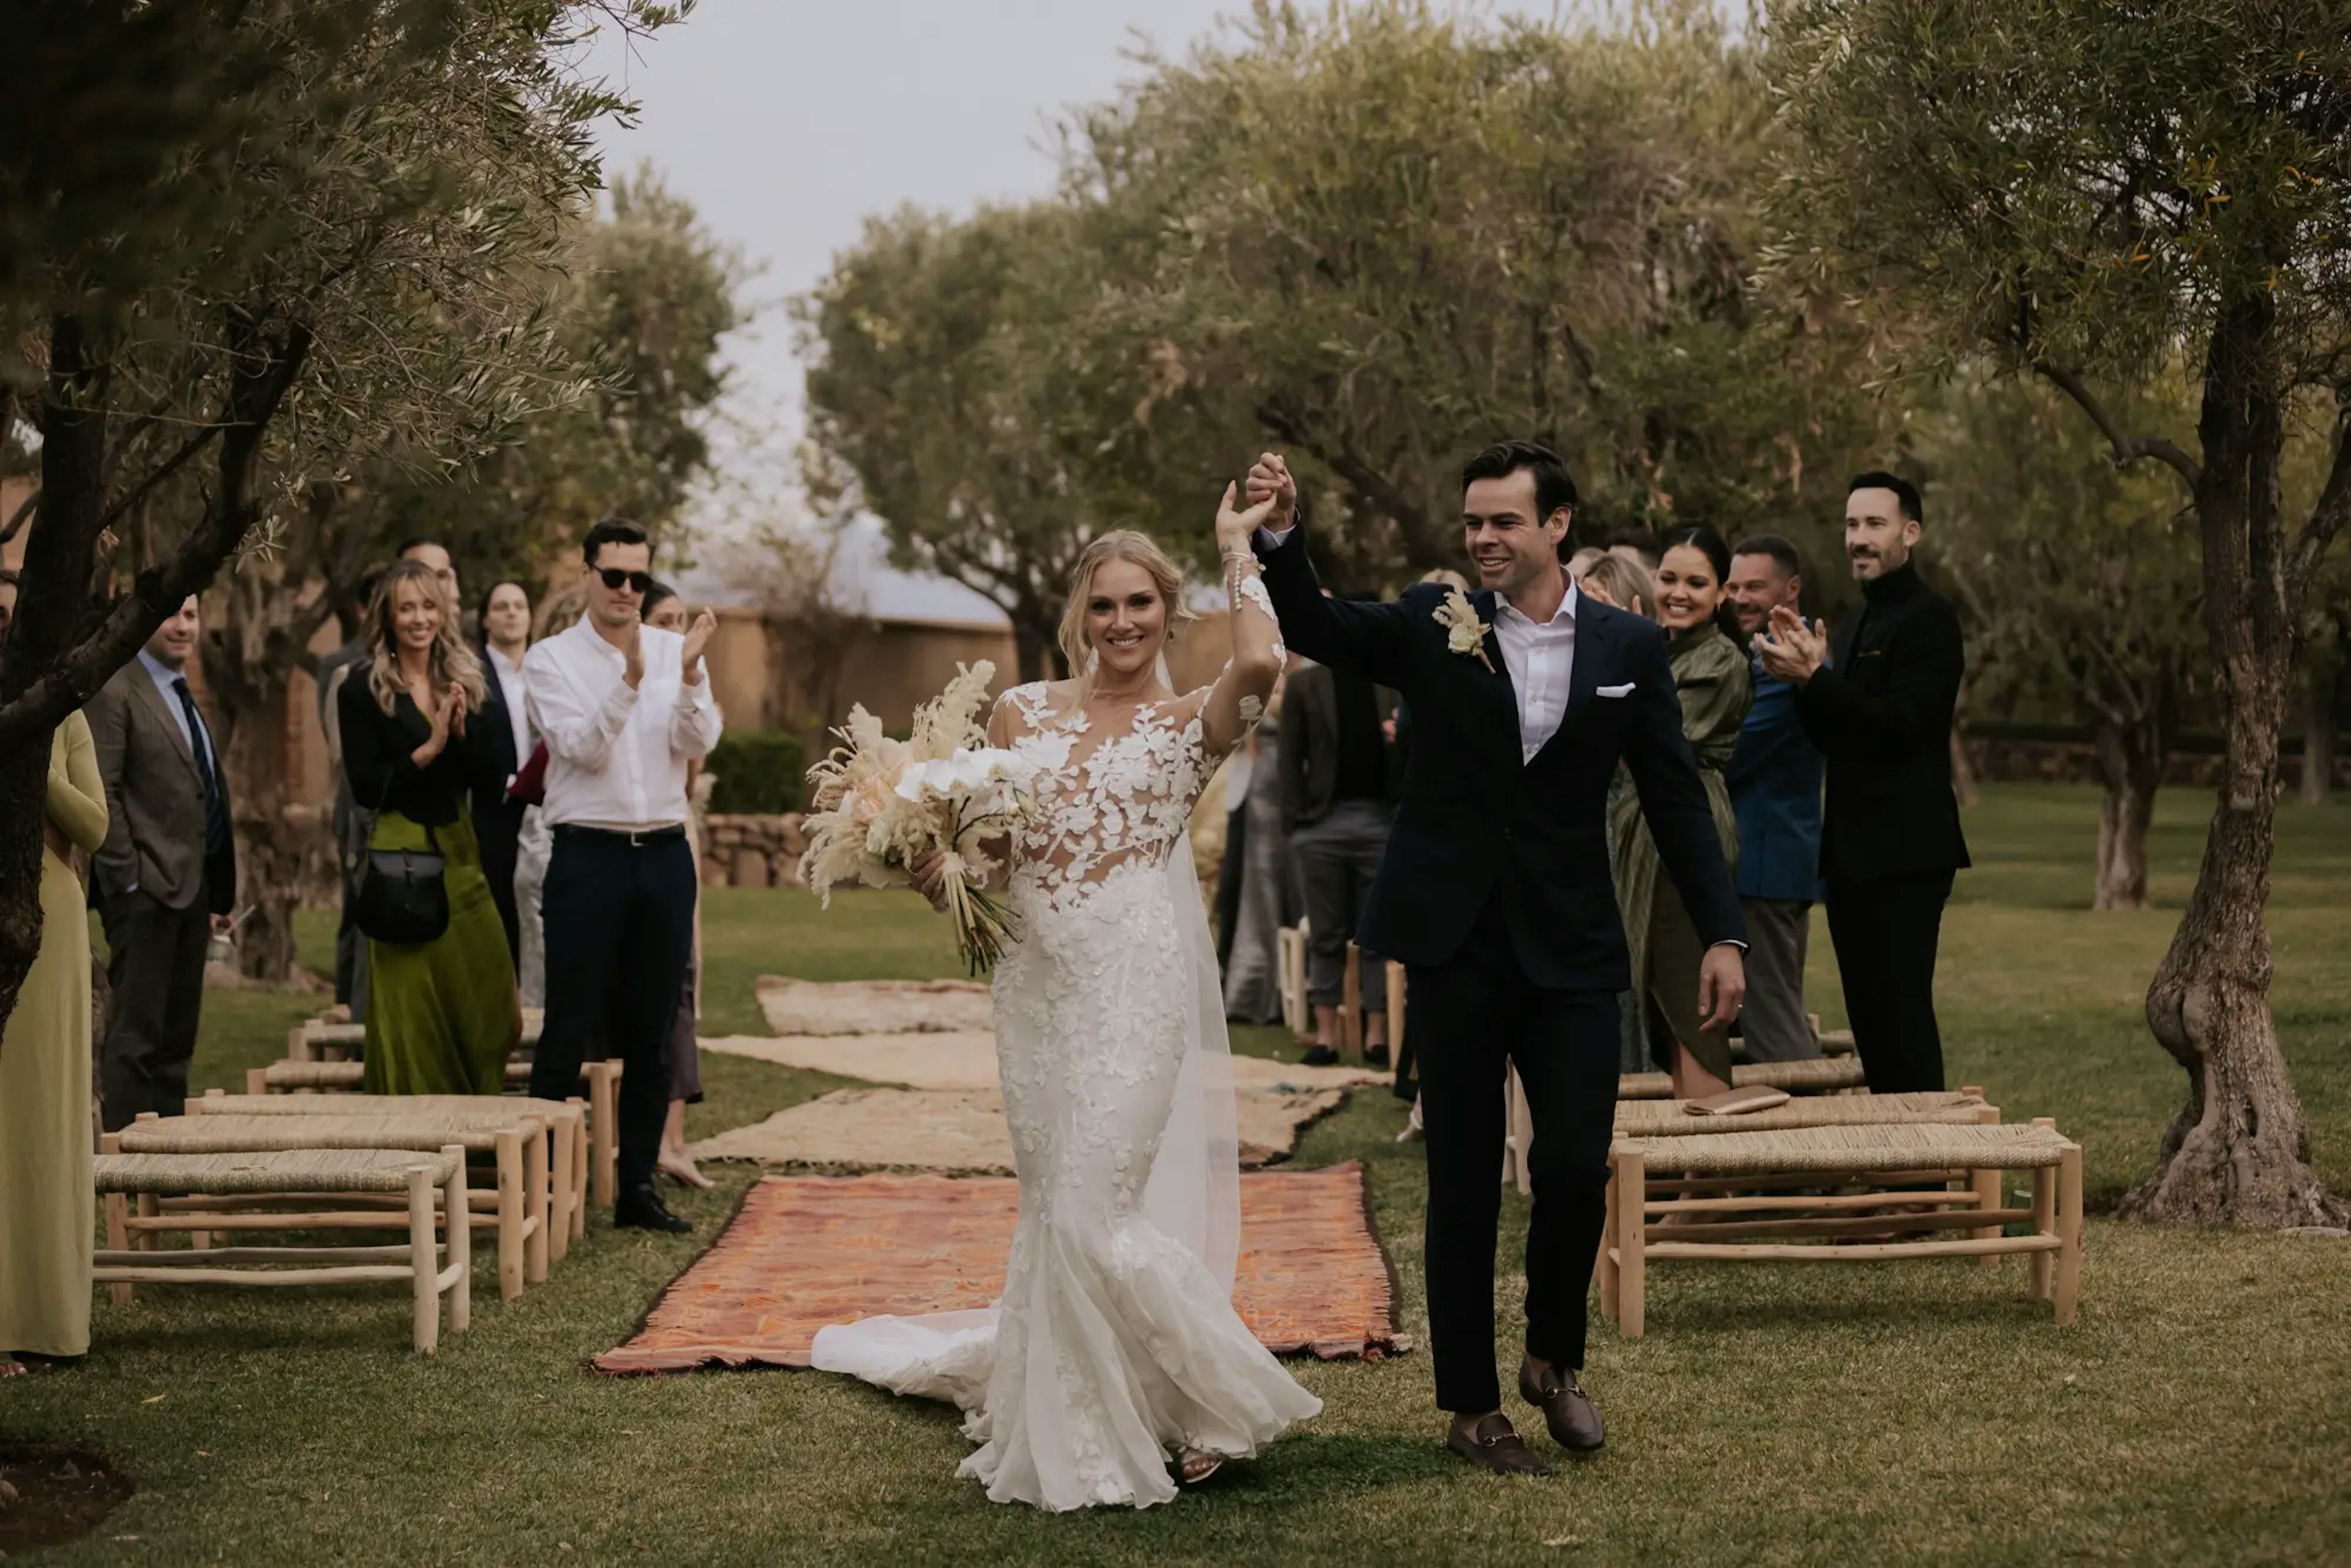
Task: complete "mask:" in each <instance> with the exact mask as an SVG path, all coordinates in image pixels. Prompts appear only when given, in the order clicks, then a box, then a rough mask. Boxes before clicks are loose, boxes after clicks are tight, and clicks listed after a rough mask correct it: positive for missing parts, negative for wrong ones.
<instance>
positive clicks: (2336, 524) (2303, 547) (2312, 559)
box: [2285, 390, 2351, 583]
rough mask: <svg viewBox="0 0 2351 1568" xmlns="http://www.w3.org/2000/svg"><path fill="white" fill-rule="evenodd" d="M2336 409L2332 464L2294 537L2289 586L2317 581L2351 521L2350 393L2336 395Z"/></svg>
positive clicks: (2288, 565)
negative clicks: (2331, 547)
mask: <svg viewBox="0 0 2351 1568" xmlns="http://www.w3.org/2000/svg"><path fill="white" fill-rule="evenodd" d="M2335 409H2336V413H2335V461H2334V463H2333V464H2332V465H2330V466H2329V467H2328V469H2327V471H2326V484H2325V487H2324V488H2322V489H2321V490H2320V491H2319V493H2318V501H2317V504H2316V505H2314V506H2313V507H2311V508H2310V520H2309V521H2308V522H2305V523H2304V524H2303V525H2302V531H2301V532H2300V533H2298V534H2296V535H2295V536H2294V549H2293V551H2292V552H2291V553H2290V554H2289V555H2288V556H2287V558H2286V568H2285V580H2286V581H2287V582H2289V583H2294V582H2309V581H2312V580H2314V579H2315V578H2316V577H2317V575H2318V563H2319V560H2320V559H2321V558H2323V557H2324V556H2325V554H2326V547H2327V546H2329V545H2331V544H2333V543H2334V542H2335V535H2336V534H2338V533H2340V532H2341V531H2342V530H2343V525H2344V523H2345V521H2346V519H2351V390H2346V392H2339V393H2337V394H2336V402H2335Z"/></svg>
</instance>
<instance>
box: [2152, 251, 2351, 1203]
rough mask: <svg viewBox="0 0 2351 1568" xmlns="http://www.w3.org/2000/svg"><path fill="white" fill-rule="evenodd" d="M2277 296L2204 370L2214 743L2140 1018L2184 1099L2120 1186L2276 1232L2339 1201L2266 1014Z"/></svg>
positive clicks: (2274, 690) (2288, 628)
mask: <svg viewBox="0 0 2351 1568" xmlns="http://www.w3.org/2000/svg"><path fill="white" fill-rule="evenodd" d="M2273 312H2274V305H2273V303H2272V302H2271V301H2270V300H2269V299H2267V298H2260V297H2256V298H2245V299H2239V300H2236V301H2232V302H2231V303H2230V304H2229V305H2227V306H2226V307H2225V308H2223V309H2222V310H2221V312H2220V317H2219V319H2217V320H2216V322H2215V324H2214V327H2213V332H2212V340H2211V344H2210V350H2208V353H2207V358H2206V364H2205V369H2204V386H2203V404H2202V409H2201V412H2200V413H2199V418H2198V434H2199V436H2200V437H2201V441H2202V445H2203V449H2204V463H2203V466H2202V468H2201V470H2200V471H2199V474H2198V476H2197V478H2196V486H2195V489H2196V513H2197V526H2198V528H2199V531H2200V532H2201V534H2202V545H2203V558H2204V628H2205V633H2206V636H2207V637H2208V639H2209V640H2210V644H2211V652H2212V666H2213V670H2214V674H2215V676H2216V685H2218V687H2219V692H2220V711H2221V722H2222V729H2223V736H2224V738H2225V741H2226V747H2227V749H2226V754H2225V756H2224V758H2223V761H2222V771H2221V778H2220V802H2219V806H2218V809H2217V810H2215V811H2214V813H2213V818H2212V829H2211V832H2210V835H2209V836H2208V837H2207V838H2206V840H2205V842H2204V860H2203V863H2202V865H2201V867H2200V868H2199V870H2198V873H2197V876H2196V891H2195V893H2194V894H2193V895H2191V896H2190V898H2189V903H2188V913H2187V914H2186V915H2184V916H2183V917H2182V918H2181V919H2180V922H2179V930H2178V932H2176V933H2175V934H2174V935H2173V936H2172V939H2171V948H2170V950H2169V951H2168V953H2166V954H2165V955H2164V958H2163V962H2162V964H2161V965H2160V966H2159V967H2158V968H2157V970H2156V973H2155V980H2154V983H2153V984H2152V985H2150V986H2149V987H2148V988H2147V1025H2148V1027H2149V1028H2150V1029H2151V1030H2153V1031H2154V1033H2155V1037H2156V1039H2157V1040H2158V1041H2159V1042H2161V1044H2162V1045H2163V1047H2164V1049H2165V1050H2167V1051H2169V1052H2170V1053H2171V1054H2172V1056H2173V1057H2174V1058H2175V1059H2176V1060H2178V1061H2179V1064H2180V1065H2181V1066H2182V1067H2183V1068H2185V1069H2186V1070H2187V1072H2188V1103H2186V1104H2184V1105H2182V1106H2181V1107H2180V1108H2179V1113H2178V1114H2176V1115H2174V1116H2173V1117H2172V1119H2171V1124H2170V1126H2169V1127H2168V1128H2167V1129H2166V1130H2165V1133H2164V1134H2163V1142H2162V1145H2161V1147H2160V1149H2159V1151H2158V1159H2157V1165H2156V1169H2155V1172H2154V1174H2153V1175H2151V1176H2148V1177H2147V1179H2146V1180H2144V1181H2142V1182H2140V1183H2139V1184H2138V1186H2136V1187H2133V1188H2132V1189H2131V1190H2130V1192H2129V1193H2127V1194H2126V1195H2125V1197H2124V1198H2123V1201H2122V1203H2121V1205H2120V1207H2119V1209H2118V1212H2119V1213H2120V1214H2122V1215H2123V1216H2124V1217H2125V1218H2134V1219H2155V1220H2184V1221H2189V1222H2194V1223H2203V1224H2214V1223H2217V1224H2224V1225H2241V1226H2248V1227H2252V1228H2262V1229H2283V1228H2287V1227H2291V1226H2300V1225H2333V1224H2340V1223H2341V1222H2342V1217H2343V1214H2344V1208H2343V1206H2342V1205H2340V1204H2338V1203H2336V1202H2335V1199H2333V1198H2332V1197H2330V1196H2329V1195H2328V1194H2327V1191H2326V1188H2325V1186H2324V1185H2323V1184H2322V1183H2321V1182H2320V1180H2319V1178H2318V1173H2317V1172H2316V1171H2315V1170H2314V1168H2312V1166H2311V1157H2310V1156H2311V1149H2310V1122H2309V1118H2308V1117H2307V1116H2305V1115H2304V1113H2303V1108H2302V1101H2301V1099H2300V1098H2299V1097H2298V1096H2297V1095H2296V1094H2295V1093H2294V1082H2293V1080H2292V1078H2291V1077H2290V1076H2289V1075H2288V1073H2287V1071H2286V1063H2285V1055H2284V1053H2283V1051H2281V1050H2280V1049H2279V1048H2278V1040H2277V1030H2276V1029H2275V1028H2274V1026H2273V1022H2272V1020H2271V1016H2270V1005H2269V988H2270V972H2271V971H2270V940H2269V931H2268V929H2267V927H2266V926H2265V925H2263V924H2262V909H2263V906H2264V905H2265V904H2267V902H2268V899H2269V882H2270V876H2269V873H2270V857H2271V854H2272V852H2273V850H2274V848H2275V843H2276V825H2277V796H2278V784H2279V773H2278V751H2279V737H2280V734H2281V731H2282V730H2283V727H2284V721H2285V692H2286V683H2287V680H2288V678H2289V676H2290V675H2291V674H2292V673H2293V671H2294V665H2295V652H2296V650H2295V647H2294V643H2295V640H2296V632H2297V631H2298V627H2297V624H2296V619H2297V618H2296V615H2295V613H2294V611H2295V608H2296V606H2295V605H2294V599H2295V598H2298V596H2299V592H2300V591H2301V587H2302V585H2300V584H2289V583H2287V582H2285V581H2284V580H2283V570H2282V560H2281V558H2282V556H2283V549H2282V545H2283V539H2282V538H2281V537H2280V535H2281V533H2282V528H2281V526H2280V523H2279V520H2278V517H2277V507H2278V476H2277V464H2278V460H2279V456H2280V455H2281V453H2282V452H2283V447H2284V426H2283V414H2282V410H2281V408H2280V406H2279V403H2278V400H2277V394H2276V392H2275V388H2276V386H2277V384H2278V374H2277V369H2276V365H2275V350H2274V348H2273V342H2272V331H2273Z"/></svg>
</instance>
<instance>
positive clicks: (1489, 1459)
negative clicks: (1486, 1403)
mask: <svg viewBox="0 0 2351 1568" xmlns="http://www.w3.org/2000/svg"><path fill="white" fill-rule="evenodd" d="M1445 1446H1446V1447H1447V1448H1450V1449H1452V1450H1453V1451H1454V1452H1455V1453H1457V1454H1458V1455H1460V1456H1461V1457H1462V1458H1465V1459H1467V1460H1468V1461H1469V1462H1470V1463H1471V1464H1473V1465H1477V1466H1479V1467H1481V1468H1483V1469H1489V1470H1491V1471H1493V1472H1494V1473H1495V1474H1496V1475H1498V1476H1547V1475H1549V1474H1551V1467H1550V1466H1549V1465H1547V1464H1544V1463H1543V1462H1542V1460H1541V1459H1539V1458H1536V1457H1535V1451H1534V1450H1533V1449H1532V1448H1528V1447H1527V1445H1526V1443H1525V1442H1524V1441H1523V1440H1522V1439H1521V1438H1520V1437H1519V1435H1518V1433H1517V1432H1516V1431H1515V1430H1513V1429H1512V1428H1511V1426H1510V1417H1509V1416H1499V1415H1497V1416H1487V1417H1486V1418H1485V1419H1484V1420H1482V1421H1480V1422H1479V1423H1478V1425H1477V1427H1475V1428H1469V1427H1463V1426H1462V1425H1461V1423H1460V1422H1458V1421H1456V1422H1454V1423H1453V1425H1452V1427H1451V1428H1450V1429H1449V1430H1448V1431H1447V1433H1446V1434H1445Z"/></svg>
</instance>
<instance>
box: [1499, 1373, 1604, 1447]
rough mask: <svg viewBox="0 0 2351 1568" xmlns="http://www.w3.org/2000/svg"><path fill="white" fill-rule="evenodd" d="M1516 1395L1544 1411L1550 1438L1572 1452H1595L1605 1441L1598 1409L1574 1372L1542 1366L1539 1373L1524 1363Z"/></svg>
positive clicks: (1544, 1421)
mask: <svg viewBox="0 0 2351 1568" xmlns="http://www.w3.org/2000/svg"><path fill="white" fill-rule="evenodd" d="M1519 1396H1520V1398H1522V1399H1524V1400H1525V1401H1526V1402H1527V1403H1528V1404H1530V1405H1531V1406H1534V1407H1535V1408H1536V1409H1538V1410H1540V1411H1541V1412H1542V1413H1543V1425H1544V1426H1546V1427H1550V1428H1551V1440H1552V1442H1554V1443H1557V1444H1558V1445H1559V1446H1560V1447H1561V1448H1565V1449H1566V1450H1567V1451H1568V1452H1570V1453H1572V1454H1595V1453H1598V1452H1599V1451H1600V1449H1601V1448H1602V1446H1603V1445H1604V1444H1605V1443H1606V1442H1607V1441H1608V1429H1607V1427H1604V1426H1603V1425H1602V1424H1601V1420H1600V1412H1599V1411H1598V1410H1597V1409H1595V1408H1594V1407H1593V1403H1592V1397H1591V1396H1589V1395H1587V1394H1586V1393H1584V1392H1583V1384H1581V1383H1579V1382H1578V1381H1576V1376H1575V1374H1573V1372H1562V1371H1561V1370H1560V1369H1559V1368H1558V1367H1556V1366H1547V1367H1545V1368H1543V1370H1542V1374H1541V1376H1540V1377H1538V1376H1537V1375H1535V1373H1534V1370H1533V1369H1532V1368H1531V1367H1529V1366H1527V1365H1525V1364H1523V1363H1522V1364H1520V1367H1519Z"/></svg>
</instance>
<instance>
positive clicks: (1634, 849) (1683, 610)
mask: <svg viewBox="0 0 2351 1568" xmlns="http://www.w3.org/2000/svg"><path fill="white" fill-rule="evenodd" d="M1729 575H1730V547H1729V546H1728V545H1726V544H1724V543H1723V541H1722V536H1721V535H1719V534H1718V533H1716V532H1715V531H1714V530H1713V529H1712V528H1684V529H1681V530H1680V531H1679V532H1677V533H1675V534H1673V535H1671V536H1670V537H1668V538H1667V541H1666V549H1665V553H1664V554H1663V555H1662V556H1661V557H1660V558H1659V559H1658V562H1657V575H1656V595H1657V607H1656V618H1657V620H1658V621H1659V622H1662V623H1663V624H1664V626H1665V628H1666V631H1667V633H1668V640H1667V653H1668V655H1669V656H1670V658H1671V660H1672V668H1673V676H1674V686H1675V689H1676V691H1677V693H1678V694H1679V695H1680V697H1681V708H1682V735H1683V737H1684V738H1685V739H1687V741H1688V743H1689V747H1690V750H1691V752H1692V753H1693V754H1694V755H1695V757H1696V758H1697V760H1698V776H1699V778H1700V779H1701V780H1702V781H1703V782H1704V784H1705V786H1706V796H1707V804H1708V807H1709V808H1710V809H1711V810H1712V812H1713V816H1714V826H1715V832H1716V835H1717V837H1719V839H1720V840H1721V842H1722V852H1723V856H1724V858H1725V859H1726V860H1729V861H1730V862H1732V864H1733V865H1734V867H1735V866H1736V863H1737V857H1738V854H1739V819H1738V816H1737V814H1736V813H1735V812H1733V811H1732V810H1731V806H1730V791H1729V786H1728V785H1727V784H1726V782H1725V781H1724V778H1723V769H1724V768H1725V767H1726V766H1727V765H1728V764H1729V761H1730V754H1731V750H1732V748H1733V747H1735V746H1736V745H1737V744H1738V740H1739V727H1740V724H1741V722H1743V721H1744V720H1745V718H1746V717H1747V706H1748V703H1749V701H1750V698H1751V696H1752V695H1753V685H1752V683H1751V681H1750V677H1749V674H1748V668H1747V650H1746V647H1745V645H1744V638H1745V634H1744V633H1743V632H1740V628H1739V621H1738V618H1737V612H1735V611H1734V610H1733V609H1732V607H1731V605H1730V602H1729V600H1728V599H1727V598H1725V597H1724V592H1723V582H1724V580H1726V579H1727V578H1728V577H1729ZM1586 591H1587V592H1592V590H1591V589H1590V588H1589V587H1587V589H1586ZM1593 597H1594V598H1595V599H1597V598H1600V597H1601V595H1600V594H1599V593H1597V592H1593ZM1614 840H1615V857H1616V902H1617V905H1618V907H1619V908H1620V909H1621V910H1622V911H1623V912H1624V916H1625V941H1626V943H1627V944H1628V945H1629V946H1630V947H1631V949H1632V958H1633V989H1634V991H1635V994H1636V995H1638V996H1639V997H1640V998H1642V999H1643V1001H1644V1002H1645V1003H1646V1007H1647V1009H1648V1016H1649V1025H1650V1036H1649V1038H1650V1041H1651V1054H1652V1056H1653V1057H1656V1058H1660V1059H1662V1061H1661V1065H1663V1066H1664V1067H1665V1068H1666V1069H1667V1071H1669V1072H1670V1073H1672V1075H1673V1079H1674V1092H1675V1093H1676V1094H1677V1095H1678V1096H1680V1097H1682V1098H1685V1099H1695V1098H1698V1097H1700V1096H1703V1095H1708V1094H1716V1093H1719V1092H1722V1091H1723V1090H1725V1089H1728V1088H1729V1087H1730V1040H1729V1036H1728V1035H1727V1033H1726V1032H1725V1031H1724V1030H1721V1029H1719V1028H1717V1029H1711V1030H1709V1029H1705V1028H1702V1027H1701V1025H1700V1022H1699V1017H1698V970H1699V967H1700V965H1701V964H1702V963H1703V962H1704V960H1705V957H1706V949H1707V943H1706V941H1705V939H1704V938H1703V937H1701V936H1699V935H1698V927H1697V925H1696V924H1695V923H1693V922H1692V921H1691V919H1690V917H1689V915H1688V912H1687V910H1685V909H1684V908H1683V906H1682V902H1681V898H1680V895H1679V894H1677V893H1676V892H1675V891H1674V888H1673V884H1672V883H1669V882H1667V881H1665V880H1664V879H1662V878H1660V877H1659V876H1658V875H1657V871H1658V865H1659V862H1658V856H1657V847H1656V841H1654V840H1653V839H1652V838H1651V837H1650V834H1649V829H1648V824H1647V822H1646V821H1644V820H1643V818H1642V815H1641V800H1640V796H1639V795H1638V794H1637V793H1635V792H1632V791H1627V792H1626V793H1625V794H1624V795H1621V796H1620V797H1618V799H1617V802H1616V808H1615V821H1614Z"/></svg>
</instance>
